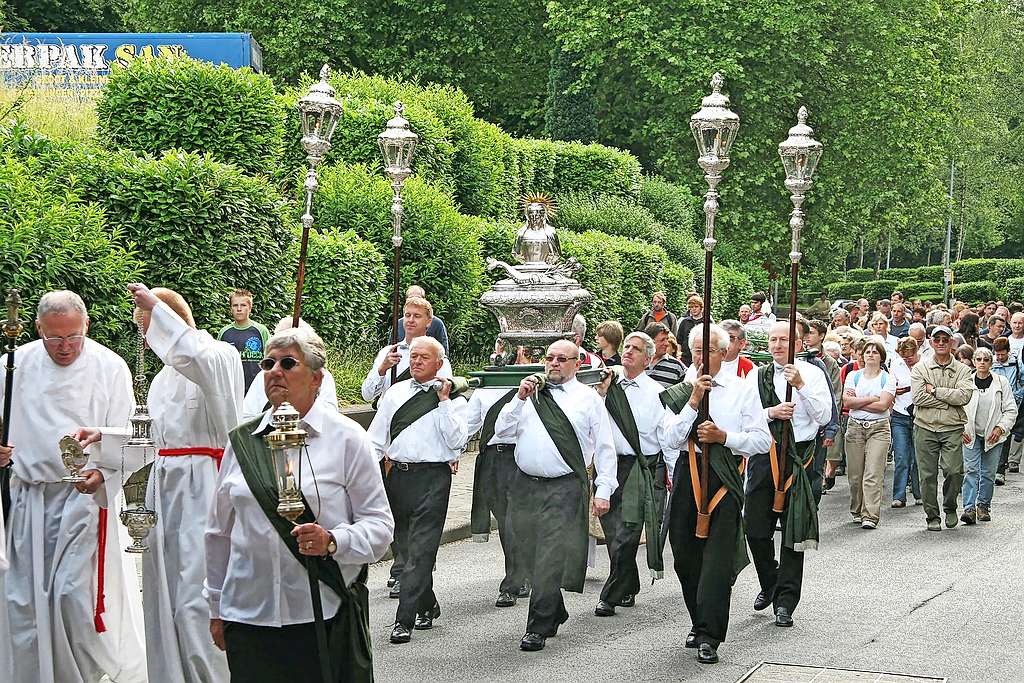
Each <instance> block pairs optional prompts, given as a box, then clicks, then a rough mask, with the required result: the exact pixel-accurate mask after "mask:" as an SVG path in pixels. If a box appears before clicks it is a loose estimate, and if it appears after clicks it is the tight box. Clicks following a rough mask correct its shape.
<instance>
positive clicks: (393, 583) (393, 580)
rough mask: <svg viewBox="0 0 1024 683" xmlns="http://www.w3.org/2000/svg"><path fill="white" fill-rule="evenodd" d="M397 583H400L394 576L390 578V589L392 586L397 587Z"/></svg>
mask: <svg viewBox="0 0 1024 683" xmlns="http://www.w3.org/2000/svg"><path fill="white" fill-rule="evenodd" d="M395 581H398V579H396V578H395V577H393V576H392V577H389V578H388V588H391V587H392V586H394V585H395Z"/></svg>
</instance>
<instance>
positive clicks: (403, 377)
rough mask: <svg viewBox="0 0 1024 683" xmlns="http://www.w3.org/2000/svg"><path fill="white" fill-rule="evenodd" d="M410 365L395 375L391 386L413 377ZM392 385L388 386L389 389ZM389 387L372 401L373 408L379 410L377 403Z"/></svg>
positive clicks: (389, 372)
mask: <svg viewBox="0 0 1024 683" xmlns="http://www.w3.org/2000/svg"><path fill="white" fill-rule="evenodd" d="M409 367H411V366H407V367H406V368H405V370H402V371H401V372H400V373H398V375H397V376H396V377H395V381H394V382H393V383H392V384H391V387H393V386H395V385H396V384H398V383H399V382H404V381H405V380H407V379H412V371H411V370H410V369H409ZM387 374H391V371H390V370H388V372H387ZM385 376H387V375H385ZM391 387H388V389H390V388H391ZM388 389H385V390H384V391H382V392H380V394H379V395H378V396H377V398H375V399H373V402H372V403H370V407H371V408H373V409H374V410H377V403H379V402H380V397H381V396H383V395H384V392H386V391H387V390H388Z"/></svg>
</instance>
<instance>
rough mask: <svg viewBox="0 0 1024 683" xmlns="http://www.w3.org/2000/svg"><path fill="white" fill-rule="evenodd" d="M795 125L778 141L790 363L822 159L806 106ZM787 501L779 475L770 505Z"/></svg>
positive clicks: (785, 440)
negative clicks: (810, 202) (786, 206)
mask: <svg viewBox="0 0 1024 683" xmlns="http://www.w3.org/2000/svg"><path fill="white" fill-rule="evenodd" d="M796 121H797V123H796V125H795V126H793V127H792V128H790V129H789V137H787V138H786V139H785V140H784V141H782V142H780V143H779V156H780V157H781V158H782V166H783V168H784V169H785V171H786V189H787V190H789V193H790V200H791V201H792V202H793V211H792V212H791V213H790V216H789V229H790V231H791V233H792V242H791V246H790V252H789V260H790V279H789V339H790V347H789V357H788V362H789V363H793V362H794V360H795V359H796V349H795V348H794V344H793V341H794V340H795V339H796V316H797V311H796V294H797V282H798V278H799V275H800V259H801V258H802V256H803V254H801V253H800V231H801V230H802V229H803V227H804V211H803V208H802V206H803V203H804V196H805V195H806V193H807V191H808V190H810V189H811V183H812V177H813V176H814V171H815V169H816V168H817V167H818V161H819V160H820V159H821V153H822V151H823V150H824V147H823V146H822V144H821V143H820V142H818V141H817V140H815V139H814V138H813V137H811V136H812V135H814V130H812V129H811V127H810V126H808V125H807V107H800V111H799V112H797V115H796ZM792 400H793V386H792V385H790V384H787V385H786V401H787V402H789V401H792ZM789 429H790V422H789V420H786V421H784V422H783V423H782V430H783V431H782V434H783V437H782V442H781V443H779V447H778V450H777V451H776V457H778V462H777V463H776V464H777V465H778V470H777V471H779V472H784V471H785V469H784V466H785V463H786V450H787V448H788V445H789ZM785 504H786V490H785V485H784V482H783V477H782V476H780V477H779V478H778V482H776V484H775V498H774V501H773V503H772V509H773V510H774V511H775V512H782V509H783V507H784V506H785Z"/></svg>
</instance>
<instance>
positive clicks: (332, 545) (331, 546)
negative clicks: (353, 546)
mask: <svg viewBox="0 0 1024 683" xmlns="http://www.w3.org/2000/svg"><path fill="white" fill-rule="evenodd" d="M327 537H328V539H329V540H328V541H327V557H333V556H334V553H336V552H338V544H337V542H335V540H334V534H332V533H331V532H330V531H328V532H327Z"/></svg>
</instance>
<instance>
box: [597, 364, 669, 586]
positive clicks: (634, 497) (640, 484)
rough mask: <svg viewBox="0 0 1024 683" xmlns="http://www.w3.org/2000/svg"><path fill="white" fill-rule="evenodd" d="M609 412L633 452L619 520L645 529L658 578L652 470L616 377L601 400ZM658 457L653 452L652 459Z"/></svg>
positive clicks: (661, 564) (649, 564) (659, 547)
mask: <svg viewBox="0 0 1024 683" xmlns="http://www.w3.org/2000/svg"><path fill="white" fill-rule="evenodd" d="M604 405H605V407H606V408H607V409H608V414H609V415H611V418H612V420H613V421H614V422H615V425H616V426H617V427H618V428H619V431H620V432H622V436H624V437H625V438H626V443H628V444H629V447H630V448H632V449H633V453H635V454H636V462H635V463H634V464H633V469H631V470H630V471H629V474H628V475H627V476H626V481H625V483H624V484H623V485H622V503H621V505H622V520H623V522H624V523H625V524H626V526H627V527H631V528H636V527H638V526H640V525H641V524H643V525H644V528H645V530H646V532H647V567H648V568H649V569H650V570H651V571H652V572H654V573H655V576H657V577H658V578H660V577H661V576H662V574H663V572H664V571H665V564H664V561H663V559H662V552H663V548H662V544H661V528H660V524H659V521H660V520H658V506H657V504H656V503H655V497H654V473H653V472H652V471H651V467H652V465H651V464H649V463H648V462H647V457H646V456H645V454H644V452H643V450H642V449H641V448H640V430H639V429H638V428H637V426H636V418H635V417H633V411H632V410H630V407H629V399H628V398H627V397H626V391H625V389H623V388H622V385H621V384H619V382H618V381H617V380H612V383H611V385H610V386H609V387H608V395H607V396H606V397H605V401H604ZM657 462H658V458H657V456H654V458H653V463H654V464H657Z"/></svg>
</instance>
